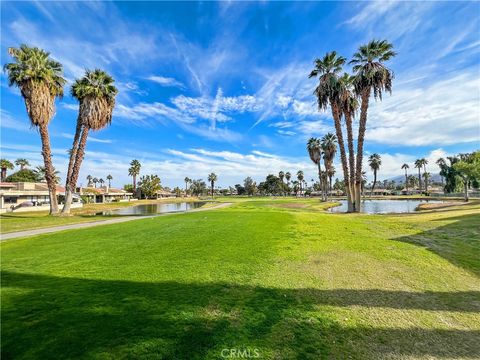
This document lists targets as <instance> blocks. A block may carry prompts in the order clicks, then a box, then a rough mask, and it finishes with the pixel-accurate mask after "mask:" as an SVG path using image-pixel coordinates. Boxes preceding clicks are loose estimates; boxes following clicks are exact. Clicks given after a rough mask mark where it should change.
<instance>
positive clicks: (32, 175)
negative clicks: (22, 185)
mask: <svg viewBox="0 0 480 360" xmlns="http://www.w3.org/2000/svg"><path fill="white" fill-rule="evenodd" d="M5 181H6V182H38V181H40V177H39V176H38V173H37V172H36V171H33V170H30V169H23V170H18V171H17V172H15V173H13V174H12V175H9V176H7V178H6V179H5Z"/></svg>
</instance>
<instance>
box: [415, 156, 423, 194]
mask: <svg viewBox="0 0 480 360" xmlns="http://www.w3.org/2000/svg"><path fill="white" fill-rule="evenodd" d="M414 164H415V168H416V169H418V190H420V191H421V189H422V174H421V173H420V170H421V169H422V167H423V161H422V159H417V160H415V163H414Z"/></svg>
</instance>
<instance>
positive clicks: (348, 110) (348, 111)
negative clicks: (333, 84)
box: [340, 73, 358, 208]
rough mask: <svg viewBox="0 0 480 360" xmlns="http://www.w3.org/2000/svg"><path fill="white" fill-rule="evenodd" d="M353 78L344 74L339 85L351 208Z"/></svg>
mask: <svg viewBox="0 0 480 360" xmlns="http://www.w3.org/2000/svg"><path fill="white" fill-rule="evenodd" d="M354 81H355V77H354V76H351V75H349V74H347V73H344V74H343V76H342V77H341V78H340V84H341V91H342V93H341V98H340V99H341V108H342V111H343V115H344V117H345V125H346V128H347V143H348V165H349V167H350V169H349V171H350V181H349V183H350V188H351V191H352V200H353V207H354V208H355V201H356V196H355V193H356V189H355V186H354V184H355V176H356V173H355V152H354V144H353V125H352V123H353V119H354V118H355V113H356V112H357V110H358V100H357V97H356V95H355V92H354V87H353V84H354Z"/></svg>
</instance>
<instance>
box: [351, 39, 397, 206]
mask: <svg viewBox="0 0 480 360" xmlns="http://www.w3.org/2000/svg"><path fill="white" fill-rule="evenodd" d="M395 55H396V53H395V52H394V51H393V45H392V44H390V43H389V42H388V41H387V40H372V41H370V42H369V43H368V44H366V45H362V46H360V48H359V49H358V51H357V52H356V53H355V54H354V55H353V59H352V60H351V61H350V64H353V72H354V76H355V80H354V83H353V86H354V89H355V93H356V95H357V96H358V97H359V98H360V99H361V105H360V119H359V128H358V139H357V162H356V164H355V197H356V199H355V203H358V204H360V193H361V186H362V162H363V143H364V140H365V131H366V128H367V112H368V107H369V100H370V95H371V93H372V91H373V96H374V98H375V99H380V100H381V99H382V93H383V92H384V91H387V92H389V93H391V92H392V80H393V77H394V75H393V72H392V71H391V70H390V69H388V68H387V67H386V66H385V62H386V61H388V60H390V59H391V58H393V57H394V56H395ZM355 211H360V208H359V207H358V209H357V208H356V209H355Z"/></svg>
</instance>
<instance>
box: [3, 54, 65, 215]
mask: <svg viewBox="0 0 480 360" xmlns="http://www.w3.org/2000/svg"><path fill="white" fill-rule="evenodd" d="M8 53H9V54H10V56H12V58H13V60H14V62H13V63H9V64H6V65H5V67H4V69H5V71H6V72H7V74H8V82H9V86H17V87H18V88H19V89H20V93H21V95H22V97H23V99H24V101H25V107H26V109H27V114H28V117H29V118H30V123H31V125H32V126H34V127H36V128H38V131H39V133H40V138H41V141H42V156H43V162H44V166H45V170H46V173H45V178H46V180H47V185H48V194H49V197H50V214H56V213H58V199H57V187H56V182H55V173H54V168H53V163H52V150H51V147H50V136H49V134H48V124H49V123H50V121H51V120H52V118H53V116H54V114H55V99H56V98H57V97H62V96H63V86H64V85H65V82H66V81H65V79H64V78H63V68H62V65H61V64H60V63H59V62H57V61H55V60H53V59H51V58H50V53H48V52H46V51H44V50H42V49H39V48H36V47H29V46H27V45H21V46H20V47H19V48H9V49H8Z"/></svg>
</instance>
